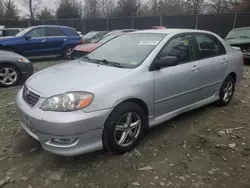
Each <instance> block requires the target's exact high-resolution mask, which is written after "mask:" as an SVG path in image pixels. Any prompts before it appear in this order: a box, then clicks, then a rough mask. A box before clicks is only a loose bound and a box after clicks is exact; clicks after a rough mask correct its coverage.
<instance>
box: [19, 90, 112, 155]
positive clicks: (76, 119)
mask: <svg viewBox="0 0 250 188" xmlns="http://www.w3.org/2000/svg"><path fill="white" fill-rule="evenodd" d="M43 101H44V100H43V99H40V100H39V101H38V103H37V104H36V105H35V106H34V107H30V106H29V105H28V104H27V103H26V102H25V101H24V99H23V97H22V90H21V91H20V92H19V93H18V95H17V98H16V106H17V114H18V116H19V118H20V120H21V126H22V127H23V128H24V130H25V131H26V132H27V133H28V134H29V135H31V136H32V137H34V138H35V139H37V140H39V142H40V143H41V146H42V148H43V149H44V150H46V151H49V152H51V153H54V154H58V155H64V156H75V155H80V154H85V153H89V152H92V151H96V150H100V149H102V148H103V144H102V132H103V126H104V123H105V121H106V119H107V117H108V115H109V114H110V112H111V110H112V109H106V110H101V111H95V112H90V113H85V112H83V111H81V110H80V111H75V112H47V111H43V110H41V109H40V105H41V104H42V102H43ZM58 139H60V140H65V139H66V140H72V142H70V143H59V142H55V141H54V140H58Z"/></svg>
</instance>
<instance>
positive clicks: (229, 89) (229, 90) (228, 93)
mask: <svg viewBox="0 0 250 188" xmlns="http://www.w3.org/2000/svg"><path fill="white" fill-rule="evenodd" d="M233 90H234V84H233V82H232V81H229V82H227V84H226V85H225V87H224V89H223V100H224V101H225V102H228V101H229V100H230V99H231V97H232V95H233Z"/></svg>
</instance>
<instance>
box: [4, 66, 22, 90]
mask: <svg viewBox="0 0 250 188" xmlns="http://www.w3.org/2000/svg"><path fill="white" fill-rule="evenodd" d="M20 79H21V75H20V72H19V70H18V69H17V68H16V67H14V66H12V65H8V64H3V65H0V86H4V87H11V86H14V85H16V84H17V83H18V82H19V81H20Z"/></svg>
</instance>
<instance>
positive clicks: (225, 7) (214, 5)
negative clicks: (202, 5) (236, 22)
mask: <svg viewBox="0 0 250 188" xmlns="http://www.w3.org/2000/svg"><path fill="white" fill-rule="evenodd" d="M233 4H234V2H233V0H213V1H211V2H210V3H207V7H208V11H209V12H213V13H224V12H230V11H231V10H232V6H233Z"/></svg>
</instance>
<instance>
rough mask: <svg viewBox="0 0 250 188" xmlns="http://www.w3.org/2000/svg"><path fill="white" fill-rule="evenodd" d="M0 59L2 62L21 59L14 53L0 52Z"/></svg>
mask: <svg viewBox="0 0 250 188" xmlns="http://www.w3.org/2000/svg"><path fill="white" fill-rule="evenodd" d="M0 58H1V60H4V59H6V60H10V59H17V58H22V56H21V55H19V54H16V53H14V52H10V51H4V50H0Z"/></svg>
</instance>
